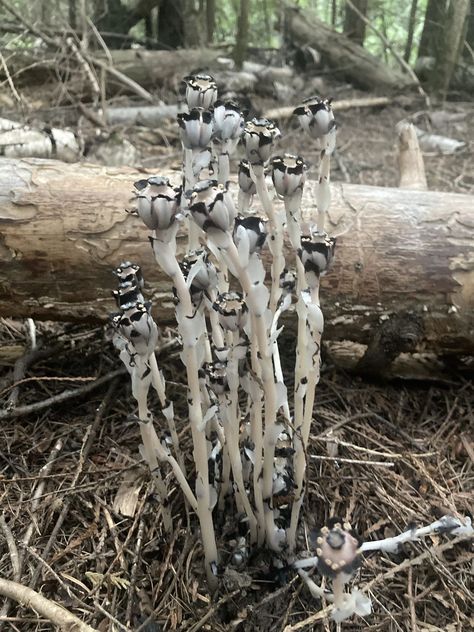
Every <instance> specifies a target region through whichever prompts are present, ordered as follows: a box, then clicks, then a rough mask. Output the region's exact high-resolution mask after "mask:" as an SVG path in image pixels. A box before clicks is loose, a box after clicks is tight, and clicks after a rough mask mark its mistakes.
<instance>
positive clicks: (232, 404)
mask: <svg viewBox="0 0 474 632" xmlns="http://www.w3.org/2000/svg"><path fill="white" fill-rule="evenodd" d="M229 334H230V336H229V337H230V338H231V341H230V345H229V359H228V361H227V362H228V363H227V369H228V370H227V375H228V381H229V393H228V394H224V396H223V397H224V398H225V399H227V402H226V409H227V414H228V420H227V427H226V431H225V436H226V440H227V441H228V446H229V456H230V464H231V468H232V474H233V477H234V482H235V484H236V486H237V492H238V497H239V499H240V503H241V505H242V508H243V510H244V512H245V514H246V516H247V519H248V523H249V530H250V542H251V543H252V544H255V543H256V542H257V519H256V517H255V514H254V512H253V510H252V507H251V505H250V501H249V499H248V496H247V492H246V490H245V483H244V478H243V471H242V459H241V456H240V445H239V430H240V408H239V396H238V386H239V380H238V375H239V366H238V358H237V349H238V344H239V340H240V332H239V330H236V331H233V332H229Z"/></svg>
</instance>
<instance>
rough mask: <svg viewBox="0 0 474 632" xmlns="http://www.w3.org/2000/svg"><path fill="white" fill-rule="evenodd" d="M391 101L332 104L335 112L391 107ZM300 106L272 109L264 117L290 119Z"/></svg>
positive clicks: (362, 99)
mask: <svg viewBox="0 0 474 632" xmlns="http://www.w3.org/2000/svg"><path fill="white" fill-rule="evenodd" d="M390 102H391V100H390V99H389V98H388V97H363V98H360V99H340V100H339V101H337V100H335V101H333V102H332V108H333V110H335V111H339V112H341V111H342V110H350V109H351V108H377V107H384V106H386V105H389V104H390ZM298 105H299V103H298V104H295V105H285V106H283V107H279V108H270V109H269V110H267V111H266V112H265V113H264V116H265V117H266V118H268V119H270V120H275V119H276V120H281V119H287V118H290V116H292V115H293V112H294V109H295V108H296V107H297V106H298Z"/></svg>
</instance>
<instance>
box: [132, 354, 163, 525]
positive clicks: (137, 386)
mask: <svg viewBox="0 0 474 632" xmlns="http://www.w3.org/2000/svg"><path fill="white" fill-rule="evenodd" d="M146 370H147V363H146V360H145V359H144V358H143V357H141V356H139V355H138V354H137V356H136V358H135V366H134V368H133V372H132V393H133V396H134V398H135V400H136V402H137V405H138V425H139V428H140V436H141V440H142V444H143V456H144V457H145V461H146V462H147V463H148V467H149V468H150V472H151V475H152V478H153V482H154V485H155V488H156V491H157V494H158V497H159V499H160V503H161V515H162V516H163V526H164V528H165V531H166V532H167V533H171V532H172V530H173V520H172V517H171V509H170V507H169V506H168V503H167V497H168V488H167V487H166V484H165V482H164V480H163V477H162V475H161V470H160V465H159V462H158V458H157V452H156V444H157V443H159V440H158V437H157V435H156V431H155V428H154V426H153V417H152V414H151V413H150V411H149V410H148V403H147V400H148V391H149V388H150V382H149V381H148V380H145V379H143V375H144V374H145V372H146Z"/></svg>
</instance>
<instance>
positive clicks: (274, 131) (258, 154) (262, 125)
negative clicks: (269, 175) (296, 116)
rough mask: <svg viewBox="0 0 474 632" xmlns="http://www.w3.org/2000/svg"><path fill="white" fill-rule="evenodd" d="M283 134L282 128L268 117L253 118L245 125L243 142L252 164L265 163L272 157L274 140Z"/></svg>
mask: <svg viewBox="0 0 474 632" xmlns="http://www.w3.org/2000/svg"><path fill="white" fill-rule="evenodd" d="M280 136H281V134H280V130H279V129H278V127H277V126H276V125H275V123H273V122H272V121H269V120H268V119H266V118H261V119H257V118H253V119H252V120H251V121H248V123H247V124H246V125H245V129H244V134H243V137H242V138H243V142H244V145H245V151H246V154H247V159H248V161H249V163H250V164H251V165H263V164H264V163H265V162H267V160H268V159H269V158H270V154H271V152H272V147H273V143H274V141H275V140H276V139H277V138H279V137H280Z"/></svg>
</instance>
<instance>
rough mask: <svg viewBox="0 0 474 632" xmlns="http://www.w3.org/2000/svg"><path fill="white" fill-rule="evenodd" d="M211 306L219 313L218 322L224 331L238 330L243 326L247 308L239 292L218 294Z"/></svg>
mask: <svg viewBox="0 0 474 632" xmlns="http://www.w3.org/2000/svg"><path fill="white" fill-rule="evenodd" d="M212 307H213V308H214V309H215V310H216V312H217V313H218V314H219V323H220V325H221V327H222V329H224V331H238V330H239V329H242V328H243V327H244V326H245V324H246V322H247V315H248V309H247V304H246V302H245V301H244V297H243V296H242V294H240V292H224V293H223V294H219V295H218V296H217V298H216V300H215V302H214V304H213V306H212Z"/></svg>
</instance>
